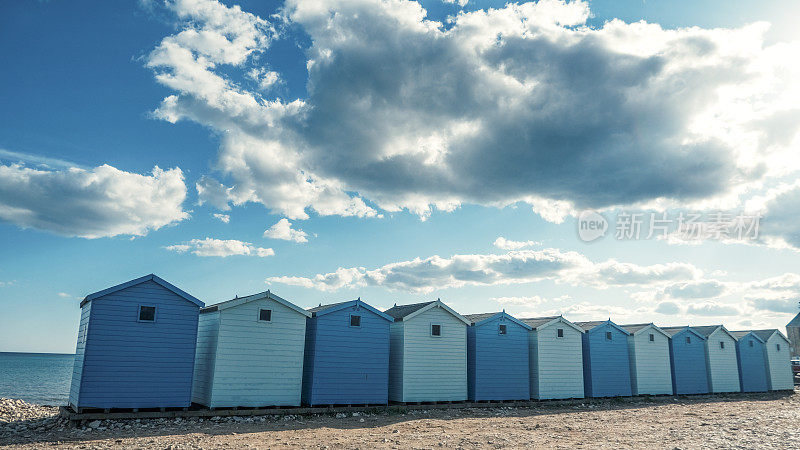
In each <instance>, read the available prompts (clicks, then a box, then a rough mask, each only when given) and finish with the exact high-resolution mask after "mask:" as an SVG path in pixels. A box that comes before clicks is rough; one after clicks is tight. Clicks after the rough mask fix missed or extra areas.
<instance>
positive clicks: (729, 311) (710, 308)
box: [686, 302, 740, 316]
mask: <svg viewBox="0 0 800 450" xmlns="http://www.w3.org/2000/svg"><path fill="white" fill-rule="evenodd" d="M686 314H690V315H693V316H735V315H738V314H740V311H739V310H738V309H737V308H736V307H734V306H731V305H726V304H722V303H718V302H702V303H695V304H691V305H689V306H688V307H687V308H686Z"/></svg>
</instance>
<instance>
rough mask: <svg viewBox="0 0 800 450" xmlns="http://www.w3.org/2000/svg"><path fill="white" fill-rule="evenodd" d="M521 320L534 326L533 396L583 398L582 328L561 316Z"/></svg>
mask: <svg viewBox="0 0 800 450" xmlns="http://www.w3.org/2000/svg"><path fill="white" fill-rule="evenodd" d="M522 321H523V322H524V323H525V324H527V325H529V326H530V327H531V331H530V333H528V334H529V343H528V348H529V352H530V353H529V362H530V378H531V398H535V399H538V400H549V399H558V398H583V396H584V395H585V393H584V387H583V343H582V341H583V329H582V328H580V327H579V326H577V325H575V324H574V323H572V322H570V321H569V320H567V319H565V318H563V317H561V316H551V317H535V318H529V319H522Z"/></svg>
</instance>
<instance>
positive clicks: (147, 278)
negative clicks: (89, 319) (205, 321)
mask: <svg viewBox="0 0 800 450" xmlns="http://www.w3.org/2000/svg"><path fill="white" fill-rule="evenodd" d="M148 281H152V282H154V283H156V284H158V285H159V286H161V287H163V288H165V289H167V290H169V291H172V292H173V293H174V294H176V295H178V296H179V297H182V298H183V299H184V300H186V301H189V302H191V303H194V304H195V305H197V306H199V307H200V308H202V307H203V306H205V303H203V302H201V301H200V300H198V299H196V298H195V297H193V296H191V295H189V294H187V293H186V292H184V291H182V290H180V289H178V288H177V287H175V286H173V285H172V284H170V283H168V282H166V281H165V280H164V279H163V278H161V277H159V276H157V275H154V274H152V273H151V274H150V275H145V276H143V277H139V278H136V279H135V280H131V281H127V282H125V283H121V284H118V285H116V286H112V287H110V288H107V289H103V290H102V291H97V292H95V293H93V294H89V295H87V296H86V297H84V299H83V300H82V301H81V307H83V305H85V304H87V303H89V302H90V301H92V300H95V299H98V298H100V297H104V296H106V295H108V294H113V293H114V292H117V291H121V290H123V289H127V288H129V287H132V286H136V285H137V284H142V283H145V282H148Z"/></svg>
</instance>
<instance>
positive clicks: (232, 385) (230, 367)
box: [203, 297, 306, 408]
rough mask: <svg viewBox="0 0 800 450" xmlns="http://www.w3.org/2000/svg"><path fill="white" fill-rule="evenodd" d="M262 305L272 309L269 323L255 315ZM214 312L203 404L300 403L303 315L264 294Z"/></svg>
mask: <svg viewBox="0 0 800 450" xmlns="http://www.w3.org/2000/svg"><path fill="white" fill-rule="evenodd" d="M260 309H270V310H272V320H271V321H270V322H263V321H259V320H258V318H259V310H260ZM217 313H218V314H219V321H218V331H217V346H216V353H215V355H214V364H213V377H212V383H211V397H210V400H209V401H208V403H205V404H206V406H209V407H212V408H223V407H237V406H241V407H259V406H299V405H300V397H301V387H302V379H303V351H304V348H305V332H306V316H304V315H303V314H301V313H298V312H297V311H295V310H294V309H292V308H289V307H287V306H285V305H283V304H282V303H280V302H277V301H275V300H273V299H271V298H268V297H265V298H260V299H257V300H252V301H249V302H246V303H242V304H239V305H236V306H233V307H230V308H226V309H220V310H218V311H217ZM203 315H206V314H203ZM204 337H205V336H204Z"/></svg>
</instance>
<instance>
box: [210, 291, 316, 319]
mask: <svg viewBox="0 0 800 450" xmlns="http://www.w3.org/2000/svg"><path fill="white" fill-rule="evenodd" d="M262 299H269V300H274V301H276V302H278V303H280V304H282V305H283V306H286V307H287V308H289V309H292V310H294V311H297V312H298V313H300V314H302V315H304V316H306V317H311V313H310V312H307V311H306V310H305V309H303V308H301V307H299V306H297V305H295V304H294V303H292V302H290V301H288V300H285V299H283V298H281V297H278V296H277V295H275V294H273V293H272V292H270V291H268V290H267V291H264V292H259V293H258V294H253V295H248V296H245V297H236V298H232V299H230V300H226V301H224V302H220V303H217V304H215V305H211V306H208V307H205V308H203V309H201V310H200V314H204V313H211V312H214V311H222V310H225V309H228V308H233V307H235V306H239V305H243V304H245V303H250V302H253V301H256V300H262Z"/></svg>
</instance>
